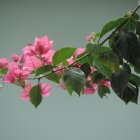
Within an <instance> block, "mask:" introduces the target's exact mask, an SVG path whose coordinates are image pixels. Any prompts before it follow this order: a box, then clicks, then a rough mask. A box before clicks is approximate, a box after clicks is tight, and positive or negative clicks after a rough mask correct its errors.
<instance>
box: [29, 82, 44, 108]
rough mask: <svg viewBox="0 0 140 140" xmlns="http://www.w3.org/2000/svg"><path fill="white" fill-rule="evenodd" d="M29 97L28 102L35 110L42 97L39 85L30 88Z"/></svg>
mask: <svg viewBox="0 0 140 140" xmlns="http://www.w3.org/2000/svg"><path fill="white" fill-rule="evenodd" d="M29 97H30V102H31V103H32V104H33V105H34V106H35V107H36V108H37V107H38V105H39V104H40V103H41V101H42V95H41V90H40V86H39V85H36V86H34V87H32V88H31V90H30V93H29Z"/></svg>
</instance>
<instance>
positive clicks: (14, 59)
mask: <svg viewBox="0 0 140 140" xmlns="http://www.w3.org/2000/svg"><path fill="white" fill-rule="evenodd" d="M11 58H12V60H13V61H14V62H18V61H19V58H20V57H19V56H18V55H17V54H12V55H11Z"/></svg>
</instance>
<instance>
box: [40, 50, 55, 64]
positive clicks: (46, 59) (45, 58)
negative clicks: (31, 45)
mask: <svg viewBox="0 0 140 140" xmlns="http://www.w3.org/2000/svg"><path fill="white" fill-rule="evenodd" d="M54 54H55V50H49V51H48V52H47V53H46V54H43V55H42V56H41V58H42V60H43V62H44V63H45V64H47V65H51V64H52V57H53V55H54Z"/></svg>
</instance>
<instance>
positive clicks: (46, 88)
mask: <svg viewBox="0 0 140 140" xmlns="http://www.w3.org/2000/svg"><path fill="white" fill-rule="evenodd" d="M40 88H41V94H42V96H47V97H48V96H49V95H50V90H51V85H50V84H48V83H40Z"/></svg>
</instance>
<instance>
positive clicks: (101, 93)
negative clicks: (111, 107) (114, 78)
mask: <svg viewBox="0 0 140 140" xmlns="http://www.w3.org/2000/svg"><path fill="white" fill-rule="evenodd" d="M107 93H108V94H109V93H110V89H109V88H108V87H107V86H105V85H98V95H99V96H100V97H101V98H103V96H106V94H107Z"/></svg>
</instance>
